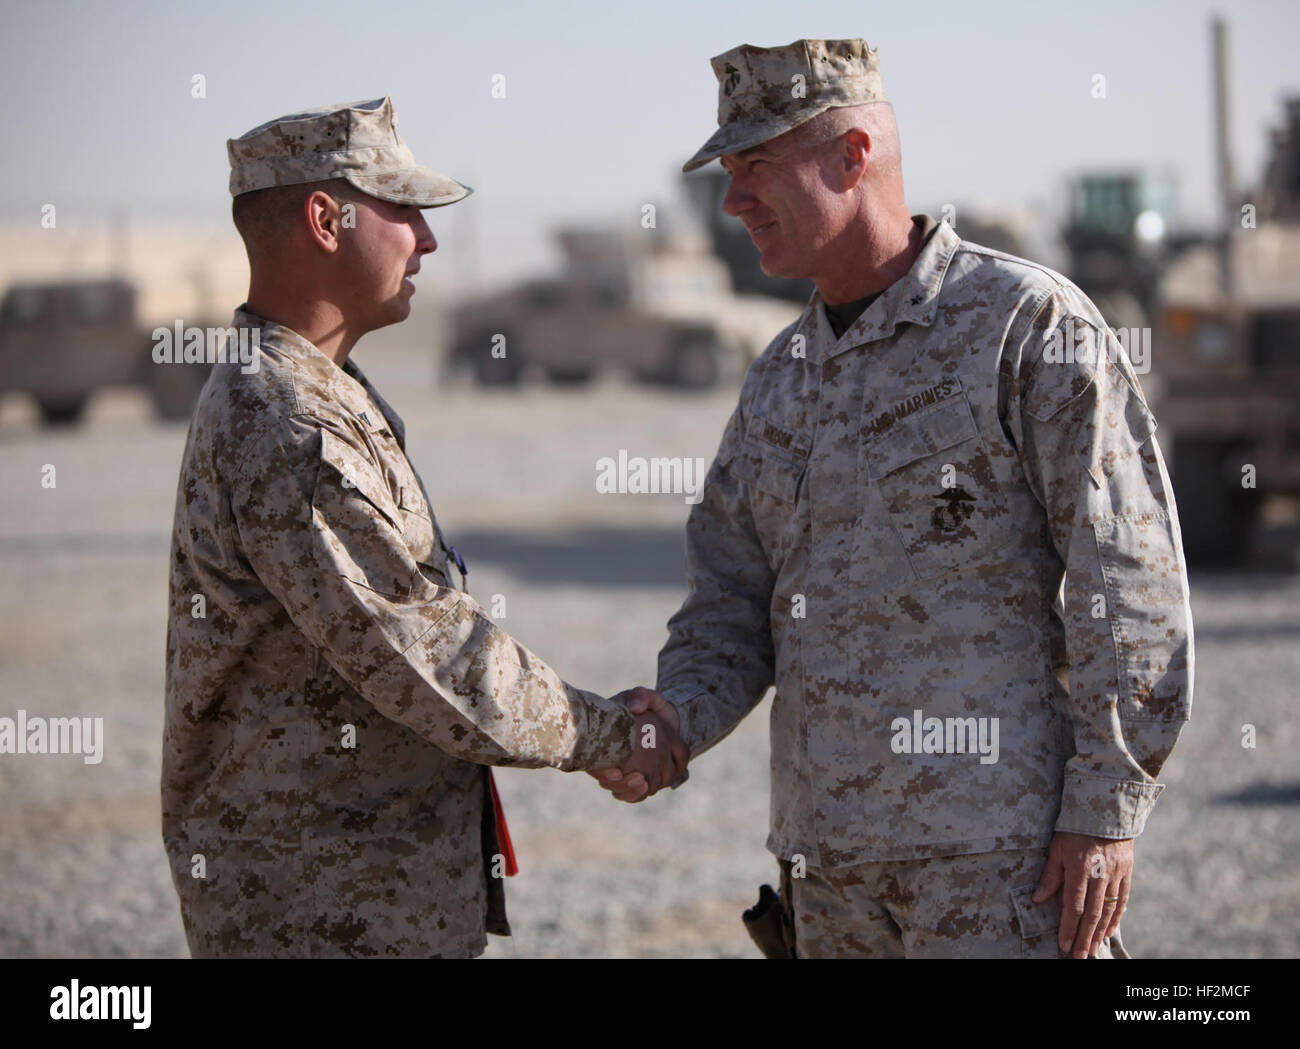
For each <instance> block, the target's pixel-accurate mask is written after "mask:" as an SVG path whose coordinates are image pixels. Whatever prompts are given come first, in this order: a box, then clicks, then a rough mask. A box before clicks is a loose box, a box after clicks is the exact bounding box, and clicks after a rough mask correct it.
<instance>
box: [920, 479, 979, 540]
mask: <svg viewBox="0 0 1300 1049" xmlns="http://www.w3.org/2000/svg"><path fill="white" fill-rule="evenodd" d="M937 498H938V499H939V500H941V501H940V503H939V505H938V506H936V507H935V508H934V510H933V511H932V512H931V514H930V524H932V525H933V526H934V527H935V528H936V529H937V530H938V531H940V532H956V531H960V529H961V527H962V525H964V524H965V523H966V522H967V521H969V520H970V518H971V515H972V514H974V513H975V497H974V496H973V495H971V494H970V493H969V492H968V491H966V489H965V488H945V489H944V490H943V491H942V492H940V493H939V495H938V497H937Z"/></svg>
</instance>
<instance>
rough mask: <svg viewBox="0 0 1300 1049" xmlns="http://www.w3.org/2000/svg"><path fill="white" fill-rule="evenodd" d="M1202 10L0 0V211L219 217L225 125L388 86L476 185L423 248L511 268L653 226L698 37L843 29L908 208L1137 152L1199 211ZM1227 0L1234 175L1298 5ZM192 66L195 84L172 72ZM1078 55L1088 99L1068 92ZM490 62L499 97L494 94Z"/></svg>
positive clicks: (1275, 108) (1284, 73)
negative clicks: (858, 59)
mask: <svg viewBox="0 0 1300 1049" xmlns="http://www.w3.org/2000/svg"><path fill="white" fill-rule="evenodd" d="M1212 10H1213V8H1212V7H1211V6H1210V5H1208V4H1205V3H1201V2H1196V0H1189V2H1175V0H1168V2H1157V0H1126V2H1114V3H1111V2H1106V3H1096V2H1093V3H1087V4H1073V3H1071V4H1066V3H1057V2H1047V3H1029V2H1025V3H1013V2H986V3H929V4H924V5H912V4H903V3H896V2H895V3H874V4H873V3H863V2H861V0H823V2H818V3H813V4H804V3H794V2H792V0H751V2H748V3H707V2H698V0H655V2H653V3H647V4H621V3H612V2H601V0H583V2H570V3H522V2H516V3H492V2H486V3H472V2H471V3H455V4H451V3H404V2H400V0H385V2H383V3H376V4H348V3H341V2H337V0H316V2H312V3H304V4H290V3H281V2H275V0H257V2H253V0H232V2H228V3H204V4H192V3H163V2H147V0H139V2H125V3H118V2H113V3H108V2H105V3H92V2H82V3H70V2H57V0H55V2H40V3H14V2H12V0H5V2H4V6H3V16H0V22H2V25H0V80H2V81H3V87H4V92H3V97H4V99H5V100H6V103H7V105H8V109H9V114H8V117H7V119H6V121H5V125H6V127H7V128H8V131H7V137H8V139H9V142H10V143H11V147H10V148H11V159H10V161H9V162H8V163H7V164H6V165H5V173H4V175H3V186H4V190H5V192H4V194H3V199H2V200H0V214H2V215H3V216H4V217H5V218H6V219H8V220H13V219H19V220H21V219H24V218H26V217H28V216H30V217H31V219H32V221H33V222H36V221H38V216H39V209H40V205H41V204H43V203H47V202H55V203H56V204H58V205H59V206H60V223H61V225H62V224H64V223H66V222H69V221H73V220H76V219H78V218H81V217H84V218H86V219H89V218H91V217H95V216H98V215H99V214H101V213H102V212H103V210H104V209H106V208H107V207H109V206H112V205H125V206H126V207H127V208H128V209H129V211H130V213H131V214H132V215H133V216H136V217H138V218H141V219H147V218H151V217H156V218H166V219H175V218H183V217H193V218H198V219H216V220H221V219H222V218H223V216H228V214H229V197H228V195H227V189H226V184H227V176H228V165H227V160H226V154H225V140H226V139H227V138H228V137H231V136H235V135H239V134H241V133H243V132H244V131H246V130H248V129H249V128H251V127H253V126H254V125H256V124H259V123H261V122H263V121H265V120H268V119H270V118H271V117H274V116H277V115H280V114H283V113H287V112H291V111H293V110H296V109H301V108H306V107H309V106H315V105H322V104H327V103H335V102H346V101H354V100H360V99H366V98H373V97H376V96H380V95H384V94H391V95H392V96H393V97H394V100H395V102H396V104H397V107H398V112H399V115H400V121H401V133H402V135H403V136H404V138H405V139H406V140H407V141H408V143H409V144H410V145H411V146H412V148H413V149H414V151H415V155H416V157H417V159H419V160H420V162H421V163H424V164H427V165H429V166H431V167H435V168H438V169H440V170H442V171H445V172H446V173H448V174H450V175H452V176H454V177H456V178H459V179H460V180H461V181H463V182H467V183H469V184H470V185H472V186H473V187H474V188H475V190H476V191H477V192H476V193H475V195H474V196H473V197H471V198H469V200H468V201H466V202H465V203H464V204H459V205H456V206H454V207H451V208H448V209H446V210H444V211H437V212H430V213H429V217H430V218H431V220H433V221H432V222H431V225H432V226H433V228H434V232H435V234H437V235H438V236H439V238H440V241H441V246H442V250H445V251H446V252H447V254H446V255H445V256H441V257H440V258H439V259H438V260H439V261H441V262H442V263H443V264H444V265H449V264H451V263H453V262H454V263H455V264H457V265H463V264H465V260H467V259H472V258H477V259H478V261H479V263H480V264H481V266H482V269H483V270H484V271H485V272H486V273H488V274H489V275H491V274H498V273H504V272H507V271H509V272H516V271H518V270H519V269H520V268H528V267H529V266H532V265H534V264H536V263H537V262H538V261H539V260H544V259H545V258H546V257H547V251H548V248H547V244H548V237H549V230H550V229H551V228H552V227H553V226H554V224H555V223H556V222H557V221H562V220H579V221H585V222H597V221H611V222H619V221H621V222H626V223H628V224H629V225H630V226H633V227H635V225H636V223H637V222H638V220H639V217H640V208H641V205H642V204H643V203H647V202H651V203H655V204H656V205H657V207H658V208H659V212H660V225H661V226H665V225H667V224H668V223H669V222H671V221H672V220H673V218H674V215H675V214H677V215H680V211H679V210H678V209H680V208H683V207H684V206H685V205H684V204H683V203H681V198H680V197H679V196H678V190H677V179H678V171H679V169H680V165H681V163H682V161H684V160H685V159H686V158H687V157H688V156H690V154H691V153H692V152H693V151H694V150H695V149H696V147H698V146H699V145H700V144H701V143H702V142H703V141H704V139H705V138H707V137H708V135H709V134H710V133H711V132H712V130H713V128H714V126H715V119H716V108H715V107H716V82H715V81H714V79H713V75H712V72H711V70H710V68H709V63H708V59H709V57H710V56H712V55H715V54H718V53H719V52H721V51H725V50H727V49H728V48H730V47H733V46H735V45H737V44H740V43H751V44H757V45H761V46H772V45H777V44H785V43H789V42H790V41H792V40H794V39H796V38H798V37H803V36H811V37H819V36H820V37H851V36H862V37H865V38H866V40H867V41H868V43H870V44H871V46H873V47H878V48H879V49H880V55H881V63H882V71H883V74H884V81H885V89H886V93H887V94H888V95H889V97H890V98H891V100H892V101H893V103H894V106H895V108H896V110H897V112H898V117H899V123H900V127H901V129H902V136H903V151H904V171H905V176H906V180H907V185H908V197H909V203H910V204H911V206H912V208H913V210H920V209H924V208H928V209H931V210H936V211H937V209H938V208H939V207H940V206H941V205H942V204H943V203H948V202H951V203H956V204H966V203H978V204H983V205H987V206H993V207H999V208H1008V209H1010V208H1018V207H1025V206H1036V207H1038V208H1040V209H1044V210H1050V209H1053V208H1057V207H1059V205H1060V202H1061V200H1062V199H1063V185H1064V182H1065V179H1066V178H1067V176H1068V175H1069V174H1070V173H1072V172H1077V171H1079V170H1099V169H1115V168H1127V167H1132V166H1144V167H1151V168H1156V169H1160V170H1166V171H1172V172H1175V173H1176V174H1177V175H1178V177H1179V188H1180V197H1181V201H1182V204H1183V210H1184V214H1185V215H1186V216H1187V217H1188V218H1190V219H1192V220H1205V219H1206V218H1207V217H1208V215H1209V213H1210V208H1211V206H1212V200H1213V192H1214V182H1213V166H1212V156H1213V155H1212V139H1211V112H1210V104H1211V96H1210V65H1209V51H1210V44H1209V28H1208V27H1209V14H1210V12H1211V11H1212ZM813 12H815V13H813ZM1227 14H1228V16H1229V18H1230V28H1231V57H1232V88H1233V95H1232V113H1233V119H1234V129H1233V131H1234V134H1233V140H1234V145H1235V159H1236V163H1237V166H1238V172H1239V175H1240V176H1241V178H1242V179H1243V181H1246V182H1248V183H1249V182H1253V181H1254V180H1255V179H1256V178H1257V176H1258V173H1259V169H1260V164H1261V160H1262V156H1263V152H1264V146H1265V136H1266V131H1267V129H1268V128H1269V127H1270V126H1272V125H1274V124H1276V123H1278V122H1279V121H1280V119H1281V113H1282V99H1283V98H1284V97H1285V96H1286V94H1288V93H1289V92H1291V93H1300V73H1298V72H1297V69H1298V66H1297V62H1296V59H1295V54H1296V48H1297V45H1300V4H1297V3H1295V2H1294V0H1278V2H1265V0H1259V2H1254V3H1238V4H1235V5H1233V7H1232V9H1231V11H1228V12H1227ZM196 73H201V74H203V75H204V76H205V77H206V81H207V82H206V92H207V97H206V98H203V99H195V98H192V97H191V77H192V76H193V75H194V74H196ZM1096 73H1102V74H1104V75H1105V77H1106V95H1107V97H1106V98H1105V99H1104V100H1098V99H1094V98H1093V97H1092V95H1091V86H1092V77H1093V75H1094V74H1096ZM496 74H502V75H504V77H505V87H506V97H505V98H504V99H494V98H493V97H492V78H493V76H494V75H496ZM458 253H459V255H458ZM453 256H457V258H453ZM436 258H438V257H436ZM430 262H431V263H432V262H433V260H430Z"/></svg>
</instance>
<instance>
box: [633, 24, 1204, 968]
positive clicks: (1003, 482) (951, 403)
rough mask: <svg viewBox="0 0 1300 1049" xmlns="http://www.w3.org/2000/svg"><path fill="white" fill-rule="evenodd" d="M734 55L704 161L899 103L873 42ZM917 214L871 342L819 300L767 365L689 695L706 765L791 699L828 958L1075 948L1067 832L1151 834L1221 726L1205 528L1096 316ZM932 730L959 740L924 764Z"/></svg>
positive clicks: (700, 553)
mask: <svg viewBox="0 0 1300 1049" xmlns="http://www.w3.org/2000/svg"><path fill="white" fill-rule="evenodd" d="M712 66H713V71H714V74H715V76H716V77H717V80H718V125H719V127H718V130H717V131H716V132H715V133H714V134H713V135H712V137H710V138H709V139H708V141H706V142H705V144H704V145H703V146H702V147H701V148H700V149H699V150H698V151H697V152H696V153H695V155H694V156H693V157H691V159H690V160H689V161H687V162H686V164H685V165H683V169H684V170H686V171H690V170H693V169H694V168H697V167H700V166H702V165H704V164H706V163H708V162H709V161H710V160H713V159H715V158H718V157H721V156H725V155H727V154H732V153H738V152H741V151H743V150H746V149H749V148H751V147H753V146H756V145H759V144H761V143H763V142H766V141H769V140H770V139H772V138H775V137H777V136H779V135H781V134H784V133H785V132H787V131H789V130H791V129H793V128H795V127H797V126H799V125H800V124H801V123H804V122H805V121H807V120H809V119H811V118H812V117H814V116H817V115H818V114H820V113H822V112H825V111H826V110H828V109H831V108H836V107H841V106H858V105H874V104H887V103H886V99H885V93H884V84H883V81H882V79H881V74H880V60H879V54H878V52H877V51H876V50H875V49H873V48H870V47H868V46H867V44H866V42H865V41H864V40H862V39H853V40H798V41H795V42H794V43H793V44H789V45H786V46H783V47H776V48H761V47H753V46H751V45H748V44H745V45H742V46H740V47H737V48H733V49H732V50H730V51H727V52H725V53H724V54H721V55H718V56H717V57H715V58H714V59H712ZM913 222H914V223H915V224H918V225H919V226H920V233H921V238H922V240H923V246H922V248H921V250H920V253H919V254H918V256H917V258H916V259H915V261H914V263H913V265H912V268H911V270H910V271H909V272H908V273H907V274H906V275H904V276H903V277H902V278H900V279H899V280H897V281H896V282H895V283H894V284H892V285H891V286H890V287H889V288H887V289H886V290H885V291H884V292H883V293H881V294H880V295H879V296H878V297H876V298H875V300H874V301H873V302H871V304H870V305H869V306H868V307H867V309H866V310H865V312H863V313H862V315H861V316H860V317H859V318H858V319H857V321H856V322H855V323H854V324H852V325H851V326H850V327H849V328H848V329H847V330H845V331H844V332H843V334H842V336H839V337H837V336H836V335H835V333H834V331H833V329H832V328H831V325H830V322H829V320H828V318H827V315H826V310H825V305H824V303H823V302H822V299H821V295H820V293H816V292H815V293H814V294H813V296H812V298H811V299H810V301H809V303H808V306H807V308H806V309H805V310H804V312H803V315H802V316H801V317H800V318H799V319H798V320H797V321H796V322H795V323H794V324H793V325H791V326H790V327H789V328H787V329H786V330H785V331H783V332H782V333H781V334H780V335H778V336H777V337H776V338H775V339H774V340H773V342H772V343H771V345H770V346H769V347H768V348H767V350H766V351H765V352H764V353H763V354H762V355H761V356H760V357H759V359H758V360H757V361H756V362H755V363H754V365H753V366H752V367H751V368H750V370H749V372H748V374H747V375H746V377H745V382H744V386H743V388H742V390H741V395H740V403H739V405H738V407H737V408H736V411H735V412H734V413H733V415H732V417H731V420H730V422H729V423H728V425H727V428H726V431H725V432H724V434H723V438H722V443H721V446H720V448H719V449H718V454H717V457H716V459H715V461H714V463H713V466H712V468H711V470H710V472H709V474H708V477H707V478H706V481H705V488H704V493H703V500H702V501H701V502H700V503H699V504H698V505H697V506H695V507H694V509H693V510H692V513H691V518H690V522H689V524H688V526H687V534H686V560H687V565H686V567H687V580H688V584H689V587H690V593H689V595H688V597H687V599H686V602H685V603H684V604H683V606H682V608H681V610H680V611H679V612H678V613H677V614H676V615H675V616H674V617H673V618H672V619H671V620H670V622H669V637H668V642H667V643H666V644H665V646H664V648H663V651H662V652H661V653H660V656H659V688H660V690H661V691H663V692H664V693H665V695H666V696H667V697H668V699H669V700H670V701H671V702H673V703H674V704H675V705H676V707H677V709H678V711H679V713H680V716H681V734H682V736H683V738H684V739H685V741H686V742H687V743H688V744H689V745H690V747H691V750H692V753H693V754H696V755H698V754H700V753H701V752H703V751H704V750H707V749H708V748H709V747H711V746H713V745H714V744H716V743H717V742H718V741H719V740H720V739H722V738H723V737H724V736H726V735H727V733H729V732H730V731H731V730H732V729H733V728H734V727H735V726H736V724H737V723H738V722H739V721H740V719H741V718H743V717H744V716H745V714H747V713H748V712H749V711H750V710H752V709H753V708H754V706H755V705H757V703H758V702H759V700H760V699H761V697H762V696H763V695H764V693H765V692H766V690H767V688H768V686H769V685H771V684H775V685H776V696H775V699H774V701H773V705H772V715H771V738H772V758H771V770H772V799H771V802H772V804H771V832H770V834H769V836H768V841H767V845H768V848H769V849H770V850H771V851H772V852H774V853H775V854H776V855H777V856H778V858H781V859H783V860H784V861H785V862H786V866H785V874H784V875H783V881H785V882H786V884H787V889H788V890H789V891H788V892H787V895H788V896H792V897H793V910H794V917H795V930H794V931H795V939H796V947H797V948H798V949H799V953H800V956H804V955H808V956H813V955H819V954H829V955H843V954H906V955H909V956H911V955H918V956H919V955H926V956H940V955H953V956H960V955H1002V956H1013V957H1014V956H1044V957H1055V956H1056V953H1057V947H1056V942H1055V930H1056V929H1057V927H1058V925H1059V916H1060V909H1061V896H1060V893H1058V894H1057V895H1055V896H1053V897H1051V898H1050V899H1049V900H1047V901H1045V902H1044V903H1042V904H1039V905H1034V904H1032V902H1031V901H1030V899H1029V897H1030V896H1031V895H1032V893H1033V891H1034V888H1035V887H1036V885H1037V879H1038V877H1039V875H1041V873H1042V870H1043V866H1044V862H1045V860H1046V856H1047V846H1048V845H1049V843H1050V841H1051V838H1052V835H1053V832H1054V831H1058V830H1059V831H1072V832H1076V833H1080V834H1086V835H1092V836H1095V837H1100V838H1113V839H1118V838H1130V837H1134V836H1136V835H1137V834H1139V833H1140V832H1141V830H1142V827H1143V825H1144V824H1145V822H1146V819H1147V816H1148V815H1149V814H1150V811H1151V808H1152V806H1153V805H1154V804H1155V799H1156V797H1157V795H1158V794H1159V793H1160V792H1161V790H1162V789H1163V787H1162V785H1160V784H1158V783H1157V782H1156V778H1155V777H1156V776H1157V775H1158V774H1159V772H1160V769H1161V767H1162V766H1163V765H1164V763H1165V760H1166V759H1167V758H1168V756H1169V753H1170V751H1171V750H1172V749H1173V746H1174V741H1175V740H1176V739H1177V738H1178V733H1179V731H1180V730H1181V728H1182V725H1183V723H1184V722H1185V721H1186V720H1187V718H1188V716H1189V713H1190V710H1191V701H1192V635H1191V614H1190V609H1189V606H1188V596H1187V580H1186V572H1185V568H1184V563H1183V552H1182V544H1181V540H1180V538H1179V531H1178V522H1177V512H1176V510H1175V507H1174V501H1173V496H1172V494H1171V491H1170V484H1169V477H1168V473H1167V472H1166V469H1165V464H1164V461H1163V459H1162V458H1161V455H1160V450H1159V448H1158V447H1157V445H1156V441H1155V437H1154V432H1155V428H1156V424H1155V420H1154V419H1153V418H1152V416H1151V413H1150V411H1149V410H1148V409H1147V405H1146V402H1145V400H1144V399H1143V397H1142V392H1141V388H1140V386H1139V384H1138V381H1137V378H1136V376H1135V375H1134V373H1133V369H1132V367H1131V365H1130V363H1129V361H1128V359H1127V357H1126V356H1125V355H1124V353H1123V350H1122V349H1121V348H1120V346H1119V344H1118V342H1117V341H1116V340H1115V338H1114V337H1113V335H1112V334H1111V333H1110V331H1109V329H1108V328H1107V326H1106V324H1105V321H1104V320H1103V319H1102V317H1101V315H1100V314H1099V313H1098V312H1097V309H1096V307H1095V306H1094V305H1093V304H1092V303H1091V302H1090V301H1089V300H1088V299H1087V297H1086V296H1084V295H1083V293H1082V292H1081V291H1079V289H1078V288H1076V287H1075V286H1074V285H1073V284H1071V283H1070V282H1069V281H1068V280H1066V279H1065V278H1064V277H1062V276H1061V275H1060V274H1058V273H1055V272H1053V271H1052V270H1049V269H1047V268H1045V267H1043V266H1039V265H1036V264H1034V263H1032V262H1028V261H1026V260H1024V259H1018V258H1015V257H1013V256H1010V255H1005V254H1002V253H1000V252H996V251H991V250H989V249H987V248H983V247H980V246H979V245H977V244H971V243H969V242H966V241H962V240H961V239H960V238H959V237H958V236H957V234H956V232H954V230H953V229H952V227H950V226H949V225H947V224H946V223H945V224H942V225H939V224H936V223H935V221H934V220H933V219H932V218H930V217H929V216H925V215H921V216H914V217H913ZM927 237H928V240H926V239H925V238H927ZM926 719H938V722H937V723H941V724H942V725H943V727H944V735H943V738H941V739H935V738H933V737H932V736H931V735H930V733H929V731H928V730H927V731H926V732H923V733H920V735H921V737H922V738H921V740H919V741H918V744H917V747H916V748H910V747H906V746H904V745H903V744H904V743H907V742H908V740H907V739H906V737H903V736H901V734H900V733H899V726H901V725H906V724H907V723H909V722H912V723H916V722H917V721H920V723H921V724H922V725H925V723H926ZM968 719H997V720H996V721H989V720H986V721H971V720H968ZM980 724H983V725H985V726H989V725H996V726H997V727H998V733H999V735H998V752H997V760H996V761H991V760H990V761H988V762H985V761H981V755H980V754H979V753H971V752H970V751H971V750H974V749H976V748H977V747H978V745H979V740H978V738H977V736H976V730H977V727H978V725H980ZM950 732H951V741H949V738H948V736H949V733H950ZM909 735H910V733H909ZM932 742H935V743H938V744H939V745H938V746H931V743H932ZM959 748H960V749H959ZM988 757H990V758H991V757H992V753H991V751H990V752H989V754H988ZM793 860H798V861H800V865H801V866H804V865H806V870H807V878H805V879H800V878H797V877H796V878H790V877H789V874H790V870H791V865H790V861H793ZM1045 930H1051V935H1047V936H1046V937H1044V935H1043V934H1044V931H1045ZM1112 946H1114V947H1115V953H1116V954H1120V953H1121V952H1122V947H1121V945H1119V944H1118V943H1117V942H1116V943H1115V944H1107V945H1106V946H1104V947H1103V948H1102V950H1101V951H1099V955H1098V956H1101V957H1108V956H1110V954H1111V947H1112Z"/></svg>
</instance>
